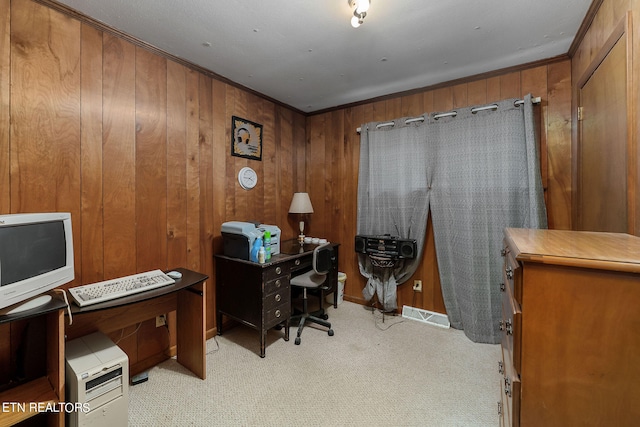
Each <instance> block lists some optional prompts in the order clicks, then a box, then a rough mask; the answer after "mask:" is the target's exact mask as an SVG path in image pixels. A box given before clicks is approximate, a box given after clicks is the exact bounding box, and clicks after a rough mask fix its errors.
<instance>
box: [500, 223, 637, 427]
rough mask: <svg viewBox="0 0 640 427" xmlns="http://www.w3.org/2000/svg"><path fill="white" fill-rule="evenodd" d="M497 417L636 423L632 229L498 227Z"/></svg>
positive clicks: (519, 421) (510, 422)
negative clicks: (500, 268)
mask: <svg viewBox="0 0 640 427" xmlns="http://www.w3.org/2000/svg"><path fill="white" fill-rule="evenodd" d="M503 256H504V272H503V279H504V282H503V283H501V284H500V286H501V290H502V295H503V298H502V313H503V318H502V321H501V323H500V328H501V329H502V331H503V332H502V360H501V361H500V362H499V369H500V371H501V373H502V374H503V381H502V385H501V389H502V390H501V394H500V396H501V400H500V401H499V402H498V405H499V408H500V414H501V416H500V425H507V426H525V427H529V426H535V427H538V426H545V427H548V426H576V425H580V426H604V425H607V426H609V425H611V426H631V425H634V426H637V425H640V238H638V237H635V236H631V235H628V234H619V233H595V232H576V231H563V230H530V229H513V228H511V229H506V230H505V238H504V251H503Z"/></svg>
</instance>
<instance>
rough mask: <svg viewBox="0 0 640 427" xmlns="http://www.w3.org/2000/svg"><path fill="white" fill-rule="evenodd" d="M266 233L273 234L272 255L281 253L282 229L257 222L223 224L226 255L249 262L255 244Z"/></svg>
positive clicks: (222, 230) (222, 231)
mask: <svg viewBox="0 0 640 427" xmlns="http://www.w3.org/2000/svg"><path fill="white" fill-rule="evenodd" d="M265 231H269V233H271V255H276V254H279V253H280V229H279V228H278V227H277V226H275V225H267V224H259V223H255V222H243V221H229V222H225V223H223V224H222V227H221V230H220V232H221V234H222V246H223V248H224V252H223V253H224V255H225V256H228V257H232V258H240V259H244V260H249V259H250V258H249V254H250V253H251V248H252V247H253V242H254V241H255V240H256V239H257V238H262V237H263V235H264V232H265Z"/></svg>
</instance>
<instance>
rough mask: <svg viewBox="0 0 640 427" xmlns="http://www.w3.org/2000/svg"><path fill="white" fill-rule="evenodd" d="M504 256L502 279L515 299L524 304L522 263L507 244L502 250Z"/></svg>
mask: <svg viewBox="0 0 640 427" xmlns="http://www.w3.org/2000/svg"><path fill="white" fill-rule="evenodd" d="M502 255H503V257H504V268H503V269H502V280H503V284H504V286H505V287H509V288H510V290H511V295H512V296H513V297H514V299H515V300H516V301H517V302H518V303H519V304H522V270H521V268H520V263H519V262H518V260H517V259H515V257H514V255H513V252H511V250H510V249H509V247H508V246H506V244H505V247H504V249H503V251H502Z"/></svg>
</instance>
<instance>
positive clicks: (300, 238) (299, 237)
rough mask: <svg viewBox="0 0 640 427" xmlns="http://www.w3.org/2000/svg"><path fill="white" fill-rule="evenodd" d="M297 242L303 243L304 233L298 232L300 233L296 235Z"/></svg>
mask: <svg viewBox="0 0 640 427" xmlns="http://www.w3.org/2000/svg"><path fill="white" fill-rule="evenodd" d="M298 242H299V243H304V234H302V233H300V235H299V236H298Z"/></svg>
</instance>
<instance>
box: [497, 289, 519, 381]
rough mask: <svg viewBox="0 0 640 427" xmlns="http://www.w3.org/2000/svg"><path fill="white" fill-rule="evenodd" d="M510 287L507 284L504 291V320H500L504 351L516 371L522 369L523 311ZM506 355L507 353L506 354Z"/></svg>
mask: <svg viewBox="0 0 640 427" xmlns="http://www.w3.org/2000/svg"><path fill="white" fill-rule="evenodd" d="M509 289H510V288H509V287H508V286H507V287H505V288H504V290H503V292H502V320H500V330H501V331H502V347H503V352H506V353H508V354H509V357H508V359H509V360H510V361H511V364H512V365H513V367H514V369H515V371H516V373H518V374H519V373H520V372H521V371H520V369H521V363H520V362H521V360H522V357H521V347H522V311H521V310H520V304H518V302H517V301H515V299H514V298H513V296H512V295H511V292H510V290H509ZM505 357H507V356H506V354H505Z"/></svg>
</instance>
